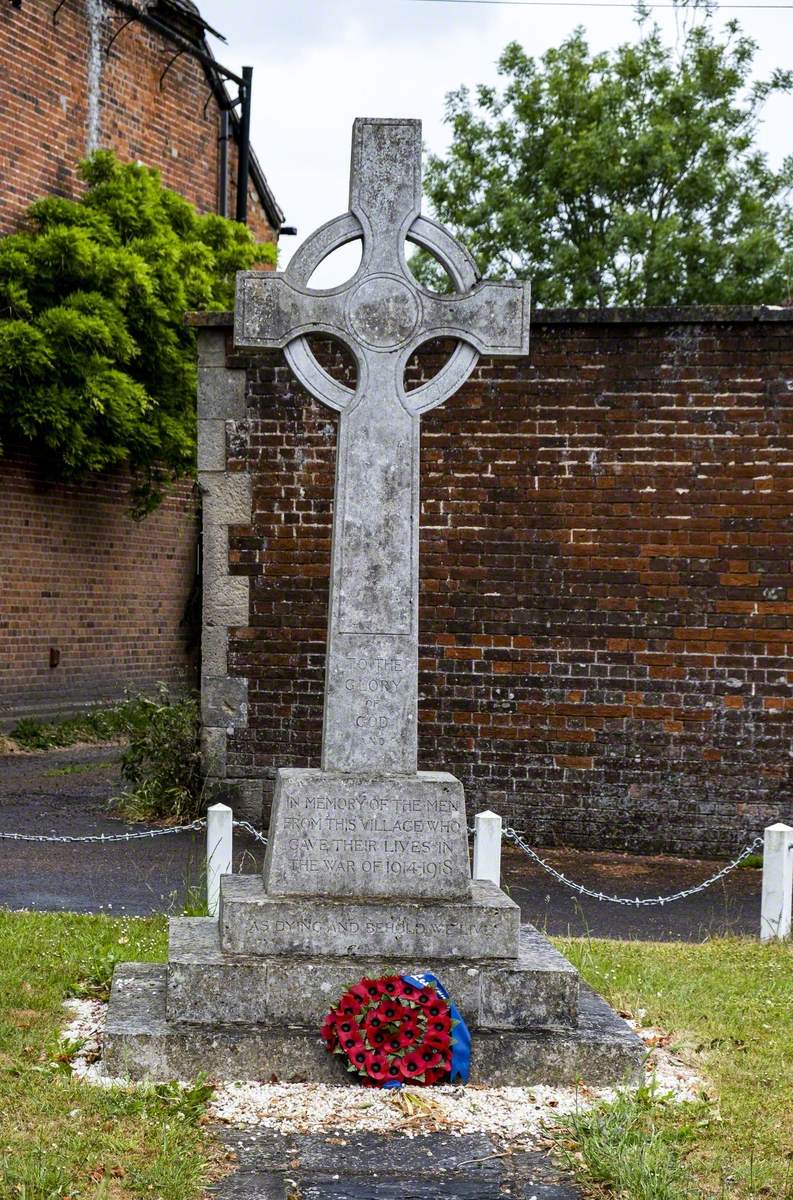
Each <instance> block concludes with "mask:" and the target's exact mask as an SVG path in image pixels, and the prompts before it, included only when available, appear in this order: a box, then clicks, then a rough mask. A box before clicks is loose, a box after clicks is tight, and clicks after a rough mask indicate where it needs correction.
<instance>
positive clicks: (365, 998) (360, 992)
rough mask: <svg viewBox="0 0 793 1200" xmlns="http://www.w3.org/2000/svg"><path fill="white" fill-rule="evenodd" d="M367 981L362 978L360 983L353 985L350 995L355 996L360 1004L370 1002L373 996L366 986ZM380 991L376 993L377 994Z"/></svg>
mask: <svg viewBox="0 0 793 1200" xmlns="http://www.w3.org/2000/svg"><path fill="white" fill-rule="evenodd" d="M366 983H367V981H366V980H365V979H362V980H361V982H360V983H356V985H355V987H351V988H350V990H349V992H348V993H347V995H348V996H354V997H355V999H356V1000H357V1001H358V1002H359V1004H361V1005H364V1004H368V1003H369V1001H370V1000H371V999H372V997H371V996H370V995H369V989H368V988H367V986H366ZM377 994H378V993H375V995H377Z"/></svg>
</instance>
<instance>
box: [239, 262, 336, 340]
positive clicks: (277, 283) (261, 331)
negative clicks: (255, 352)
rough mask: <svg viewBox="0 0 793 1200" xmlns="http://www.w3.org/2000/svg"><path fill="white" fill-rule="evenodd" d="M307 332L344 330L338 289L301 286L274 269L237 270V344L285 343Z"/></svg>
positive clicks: (332, 332) (331, 332)
mask: <svg viewBox="0 0 793 1200" xmlns="http://www.w3.org/2000/svg"><path fill="white" fill-rule="evenodd" d="M307 333H330V334H335V335H336V336H337V337H338V336H340V335H341V334H343V333H344V300H343V297H342V296H341V295H340V293H339V292H338V291H329V292H321V291H313V290H311V289H309V288H302V287H299V286H297V285H295V284H294V283H292V282H291V281H290V280H289V279H287V278H286V276H284V275H282V274H280V273H279V274H275V273H273V272H271V271H240V272H239V273H238V274H237V303H236V307H235V316H234V341H235V344H236V345H238V346H268V347H283V346H286V345H287V344H288V343H289V342H291V341H293V340H294V339H295V338H296V337H300V335H301V334H307Z"/></svg>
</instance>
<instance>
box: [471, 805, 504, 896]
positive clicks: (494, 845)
mask: <svg viewBox="0 0 793 1200" xmlns="http://www.w3.org/2000/svg"><path fill="white" fill-rule="evenodd" d="M474 879H489V880H490V881H491V882H492V883H494V884H495V885H496V887H500V886H501V817H499V816H498V815H497V814H496V813H494V812H489V811H488V812H483V813H477V814H476V816H475V817H474Z"/></svg>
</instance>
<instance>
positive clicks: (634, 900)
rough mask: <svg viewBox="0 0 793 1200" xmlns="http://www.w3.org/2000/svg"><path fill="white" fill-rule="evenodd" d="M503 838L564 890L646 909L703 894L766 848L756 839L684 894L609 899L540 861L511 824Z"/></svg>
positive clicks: (505, 828)
mask: <svg viewBox="0 0 793 1200" xmlns="http://www.w3.org/2000/svg"><path fill="white" fill-rule="evenodd" d="M503 837H504V838H505V839H506V841H508V842H513V843H514V844H515V845H516V846H518V848H519V849H521V850H522V851H523V852H524V854H527V855H528V856H529V858H530V859H531V860H532V861H533V862H535V863H537V865H538V866H539V867H542V869H543V870H544V871H547V872H548V874H549V875H551V876H553V878H554V879H555V880H556V882H557V883H561V884H562V886H563V887H566V888H570V890H571V891H573V892H577V893H578V895H579V896H589V897H590V899H592V900H603V901H606V902H607V903H609V904H624V905H627V906H630V907H634V908H647V907H650V906H651V905H660V906H661V907H663V905H664V904H672V903H673V902H674V901H675V900H686V899H688V897H689V896H696V894H697V893H698V892H704V891H705V889H706V888H709V887H712V886H713V884H714V883H718V882H719V880H720V879H724V877H725V876H726V875H729V874H730V872H731V871H734V870H735V869H736V867H739V866H740V865H741V863H742V862H743V861H744V859H746V858H748V857H749V855H750V854H754V852H755V850H757V848H758V847H759V846H762V845H763V839H762V838H761V837H756V838H755V839H754V841H752V842H750V843H749V845H748V846H745V847H744V848H743V850H742V851H741V853H740V854H739V855H738V856H737V858H734V859H733V860H732V861H731V862H729V863H726V864H725V866H723V867H722V868H721V870H720V871H717V872H716V874H715V875H711V877H710V879H705V880H704V881H703V882H702V883H698V884H695V885H694V886H693V887H690V888H683V889H682V891H679V892H673V893H672V894H671V895H669V896H650V897H641V896H636V897H630V896H610V895H608V894H607V893H606V892H596V891H595V890H594V888H588V887H585V886H584V884H583V883H576V882H575V881H574V880H572V879H568V878H567V876H566V875H563V874H562V872H561V871H557V870H556V867H552V866H551V864H550V863H548V862H546V861H545V859H544V858H541V857H540V855H539V854H538V853H537V851H536V850H532V848H531V846H529V845H528V843H527V842H525V841H524V839H523V838H522V837H521V835H520V834H519V833H518V832H517V831H516V830H515V829H513V828H512V827H511V826H510V825H507V826H505V827H504V830H503Z"/></svg>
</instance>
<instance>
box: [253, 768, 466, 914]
mask: <svg viewBox="0 0 793 1200" xmlns="http://www.w3.org/2000/svg"><path fill="white" fill-rule="evenodd" d="M277 791H278V796H277V801H278V802H277V804H275V805H274V806H273V822H274V824H275V829H273V828H271V830H270V834H271V841H270V844H271V846H272V845H273V842H274V841H276V840H277V842H278V847H279V853H278V855H277V856H276V855H272V854H268V857H267V861H266V863H265V868H264V872H265V884H266V888H267V891H268V893H269V894H271V895H307V894H308V895H310V894H311V893H312V891H313V889H314V888H319V887H321V888H322V891H323V893H324V894H325V895H331V896H353V895H359V896H380V895H381V896H388V895H393V894H394V891H395V889H396V890H397V891H402V890H403V889H404V891H405V892H406V893H408V894H414V895H417V896H421V895H427V896H434V897H436V898H441V897H445V898H457V897H460V896H462V895H465V893H466V890H467V887H468V882H469V879H470V875H469V872H468V854H467V843H466V829H465V800H464V797H463V789H462V785H461V784H460V783H459V781H458V780H456V779H455V778H454V776H452V775H448V774H446V773H445V772H440V771H437V772H436V771H421V772H418V773H417V774H416V775H415V776H412V777H410V776H409V777H404V776H403V777H397V776H392V777H391V778H388V777H383V776H379V777H377V776H372V777H371V778H369V779H368V780H367V779H366V778H363V777H361V776H360V775H358V776H353V777H345V776H344V775H335V776H332V775H328V774H326V773H324V772H321V771H316V772H314V771H302V770H292V771H290V770H284V771H280V772H279V776H278V784H277ZM273 834H275V837H273Z"/></svg>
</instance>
